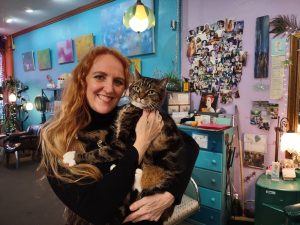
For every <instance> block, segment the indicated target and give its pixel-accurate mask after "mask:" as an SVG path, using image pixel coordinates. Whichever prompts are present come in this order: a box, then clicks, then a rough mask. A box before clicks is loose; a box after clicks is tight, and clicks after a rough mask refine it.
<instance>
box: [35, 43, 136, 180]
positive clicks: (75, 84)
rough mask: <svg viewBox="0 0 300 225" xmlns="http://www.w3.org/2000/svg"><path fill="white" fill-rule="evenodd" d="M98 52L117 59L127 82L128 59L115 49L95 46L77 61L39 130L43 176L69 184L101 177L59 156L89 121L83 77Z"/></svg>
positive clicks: (89, 169)
mask: <svg viewBox="0 0 300 225" xmlns="http://www.w3.org/2000/svg"><path fill="white" fill-rule="evenodd" d="M100 55H112V56H114V57H116V58H117V59H118V60H119V61H120V62H121V64H122V65H123V68H124V76H125V86H126V88H127V87H128V85H129V82H130V77H131V76H130V61H129V59H128V58H126V57H124V56H123V55H122V54H121V53H119V52H118V51H117V50H115V49H112V48H107V47H104V46H100V47H95V48H93V49H92V50H91V51H90V52H89V53H88V54H87V55H86V56H85V57H84V58H83V59H82V60H81V61H80V63H79V64H78V65H77V66H76V68H75V69H74V70H73V72H72V76H71V77H70V78H68V80H67V82H66V86H65V88H64V91H63V93H62V101H61V108H60V109H59V111H58V112H57V113H55V115H54V116H53V118H52V119H51V120H49V121H48V122H46V123H45V124H44V126H43V128H42V131H41V149H42V159H41V164H40V167H39V168H40V169H44V170H45V175H49V176H55V177H56V178H58V179H61V180H63V181H65V182H69V183H75V182H79V181H81V180H82V179H84V178H92V179H89V180H92V181H96V180H99V179H100V178H101V173H100V171H99V170H98V168H97V167H95V166H93V165H89V164H78V165H75V166H72V167H69V166H68V165H65V164H64V163H63V162H62V158H63V155H64V154H65V153H66V152H67V151H68V150H69V149H70V146H71V144H72V142H74V141H75V139H76V134H77V133H78V131H80V130H81V129H82V128H84V127H86V126H87V125H88V124H89V123H90V122H91V116H90V113H89V108H88V102H87V98H86V89H87V83H86V76H87V75H88V73H89V71H90V69H91V67H92V65H93V63H94V60H95V58H96V57H98V56H100ZM79 183H80V182H79Z"/></svg>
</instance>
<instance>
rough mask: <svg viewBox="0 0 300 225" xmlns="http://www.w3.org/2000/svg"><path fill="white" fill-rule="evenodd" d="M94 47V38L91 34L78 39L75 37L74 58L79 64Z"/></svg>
mask: <svg viewBox="0 0 300 225" xmlns="http://www.w3.org/2000/svg"><path fill="white" fill-rule="evenodd" d="M93 47H94V36H93V34H86V35H83V36H80V37H75V49H76V57H77V61H78V62H79V61H80V60H81V59H82V58H83V57H84V56H85V54H86V53H88V52H89V51H90V49H92V48H93Z"/></svg>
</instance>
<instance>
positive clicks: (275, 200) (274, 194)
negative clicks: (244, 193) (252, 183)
mask: <svg viewBox="0 0 300 225" xmlns="http://www.w3.org/2000/svg"><path fill="white" fill-rule="evenodd" d="M256 195H257V197H259V201H258V202H259V204H262V205H264V206H266V207H271V208H272V207H275V208H278V209H282V208H283V207H284V206H286V205H291V204H295V203H299V199H300V198H299V195H300V194H299V192H296V191H280V190H272V189H268V188H262V187H259V186H256Z"/></svg>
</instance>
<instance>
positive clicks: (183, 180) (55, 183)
mask: <svg viewBox="0 0 300 225" xmlns="http://www.w3.org/2000/svg"><path fill="white" fill-rule="evenodd" d="M117 113H118V108H116V109H115V110H113V111H112V112H111V113H109V114H106V115H100V114H98V113H96V112H94V111H92V110H91V115H92V122H91V123H90V125H89V126H88V127H87V128H85V129H84V130H85V131H87V132H89V131H96V130H109V127H110V126H111V125H112V124H113V122H114V120H115V118H116V116H117ZM183 136H184V138H185V141H186V146H187V148H186V149H187V160H188V164H187V165H189V168H186V170H185V171H184V172H183V173H182V174H181V175H180V176H178V179H177V180H176V181H174V184H173V185H171V187H170V189H169V190H166V191H168V192H170V193H171V194H172V195H173V196H174V197H175V204H179V203H180V201H181V197H182V195H183V192H184V190H185V188H186V186H187V184H188V181H189V177H190V176H191V172H192V169H193V166H194V163H195V160H196V158H197V155H198V149H199V147H198V145H197V144H196V142H195V141H194V140H193V139H192V138H191V137H190V136H188V135H186V134H184V133H183ZM88 144H89V145H88V146H90V148H91V149H86V151H89V150H92V148H93V147H95V146H97V145H96V143H88ZM93 149H94V148H93ZM97 166H98V167H99V169H100V170H101V172H103V171H104V174H103V178H102V179H101V180H100V181H98V182H93V183H91V182H87V184H77V183H65V182H63V181H61V180H59V179H57V178H55V177H53V176H48V181H49V183H50V185H51V187H52V189H53V191H54V192H55V193H56V195H57V196H58V197H59V199H60V200H61V201H62V202H63V203H64V204H65V205H66V206H67V207H68V208H69V209H71V210H72V211H73V212H75V213H76V214H77V215H78V216H80V217H82V218H83V219H85V220H87V221H89V222H90V223H93V224H95V225H102V224H105V223H107V222H108V221H111V219H112V218H113V216H114V215H115V214H116V211H117V209H118V208H119V206H121V205H122V202H123V199H124V198H125V196H126V195H127V193H128V192H129V191H130V189H131V188H132V185H133V182H134V175H135V170H136V168H137V167H138V152H137V150H136V149H135V148H134V147H133V146H130V147H129V149H128V151H126V155H125V156H124V157H123V158H122V159H121V160H120V161H119V162H118V164H117V165H116V167H115V168H114V169H113V170H112V171H111V172H108V171H109V167H110V164H107V163H102V164H97Z"/></svg>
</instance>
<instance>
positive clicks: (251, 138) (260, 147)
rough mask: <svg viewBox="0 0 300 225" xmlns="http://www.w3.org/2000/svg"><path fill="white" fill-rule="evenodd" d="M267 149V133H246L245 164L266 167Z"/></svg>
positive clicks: (260, 167)
mask: <svg viewBox="0 0 300 225" xmlns="http://www.w3.org/2000/svg"><path fill="white" fill-rule="evenodd" d="M266 149H267V136H266V135H263V134H244V166H247V167H254V168H259V169H264V168H265V165H264V155H265V150H266Z"/></svg>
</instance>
